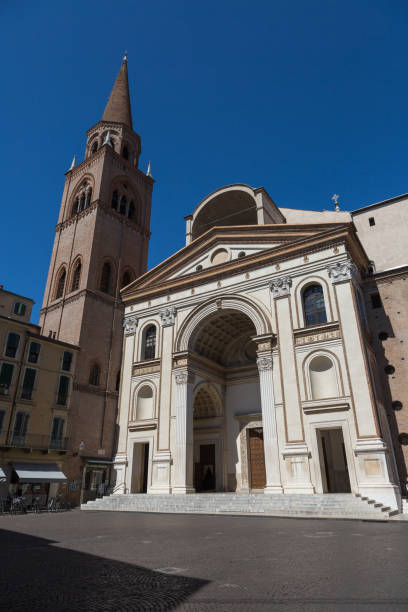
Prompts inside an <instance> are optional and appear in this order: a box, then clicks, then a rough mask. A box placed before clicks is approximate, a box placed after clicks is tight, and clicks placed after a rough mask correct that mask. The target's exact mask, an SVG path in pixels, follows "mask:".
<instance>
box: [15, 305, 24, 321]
mask: <svg viewBox="0 0 408 612" xmlns="http://www.w3.org/2000/svg"><path fill="white" fill-rule="evenodd" d="M25 313H26V305H25V304H23V302H16V303H15V304H14V314H15V315H18V316H19V317H24V315H25Z"/></svg>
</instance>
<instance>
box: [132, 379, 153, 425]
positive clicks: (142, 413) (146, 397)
mask: <svg viewBox="0 0 408 612" xmlns="http://www.w3.org/2000/svg"><path fill="white" fill-rule="evenodd" d="M134 404H135V405H134V420H136V421H144V420H146V419H152V418H153V417H154V393H153V388H152V387H151V385H148V384H142V385H141V386H140V387H139V389H137V391H136V393H135V400H134Z"/></svg>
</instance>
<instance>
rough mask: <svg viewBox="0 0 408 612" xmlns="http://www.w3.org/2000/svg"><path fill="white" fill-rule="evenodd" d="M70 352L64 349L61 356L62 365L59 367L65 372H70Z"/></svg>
mask: <svg viewBox="0 0 408 612" xmlns="http://www.w3.org/2000/svg"><path fill="white" fill-rule="evenodd" d="M72 357H73V355H72V353H71V352H70V351H64V355H63V357H62V366H61V369H62V370H64V371H65V372H70V371H71V367H72Z"/></svg>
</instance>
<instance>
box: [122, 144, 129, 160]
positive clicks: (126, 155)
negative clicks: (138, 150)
mask: <svg viewBox="0 0 408 612" xmlns="http://www.w3.org/2000/svg"><path fill="white" fill-rule="evenodd" d="M122 155H123V157H124V158H125V159H129V149H128V148H127V146H126V145H125V146H124V147H123V151H122Z"/></svg>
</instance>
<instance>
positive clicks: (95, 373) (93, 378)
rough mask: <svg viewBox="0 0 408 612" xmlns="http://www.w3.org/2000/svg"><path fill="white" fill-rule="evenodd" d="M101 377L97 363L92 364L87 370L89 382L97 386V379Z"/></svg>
mask: <svg viewBox="0 0 408 612" xmlns="http://www.w3.org/2000/svg"><path fill="white" fill-rule="evenodd" d="M100 377H101V368H100V367H99V366H98V364H97V363H94V364H92V366H91V370H90V372H89V384H90V385H93V386H94V387H97V386H98V385H99V380H100Z"/></svg>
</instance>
